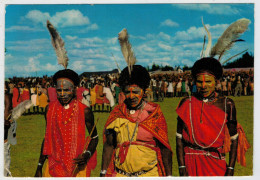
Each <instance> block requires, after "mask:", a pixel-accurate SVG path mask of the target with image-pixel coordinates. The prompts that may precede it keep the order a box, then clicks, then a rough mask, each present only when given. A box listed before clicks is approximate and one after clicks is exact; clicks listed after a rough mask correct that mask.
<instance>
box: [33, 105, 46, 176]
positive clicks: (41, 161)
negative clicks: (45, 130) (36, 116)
mask: <svg viewBox="0 0 260 180" xmlns="http://www.w3.org/2000/svg"><path fill="white" fill-rule="evenodd" d="M48 107H49V106H47V107H46V111H45V116H44V117H45V121H46V127H47V112H48V109H49V108H48ZM43 148H44V139H43V141H42V146H41V153H40V158H39V161H38V165H37V169H36V172H35V175H34V177H42V167H43V164H44V162H45V160H46V159H47V157H48V156H47V155H43Z"/></svg>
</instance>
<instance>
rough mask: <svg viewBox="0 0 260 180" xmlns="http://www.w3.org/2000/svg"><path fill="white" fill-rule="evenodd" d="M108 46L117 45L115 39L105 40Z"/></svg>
mask: <svg viewBox="0 0 260 180" xmlns="http://www.w3.org/2000/svg"><path fill="white" fill-rule="evenodd" d="M107 43H108V44H116V43H117V37H113V38H109V39H108V40H107Z"/></svg>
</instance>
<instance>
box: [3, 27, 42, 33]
mask: <svg viewBox="0 0 260 180" xmlns="http://www.w3.org/2000/svg"><path fill="white" fill-rule="evenodd" d="M5 31H6V32H14V31H43V29H40V28H34V27H29V26H11V27H9V28H6V29H5Z"/></svg>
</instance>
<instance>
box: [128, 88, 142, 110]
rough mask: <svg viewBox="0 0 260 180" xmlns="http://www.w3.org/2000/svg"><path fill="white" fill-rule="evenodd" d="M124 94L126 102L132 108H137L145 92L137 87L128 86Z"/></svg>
mask: <svg viewBox="0 0 260 180" xmlns="http://www.w3.org/2000/svg"><path fill="white" fill-rule="evenodd" d="M124 94H125V96H126V102H127V104H128V105H130V106H131V107H136V106H137V105H139V104H140V102H141V100H142V98H143V95H144V91H143V89H141V88H140V87H139V86H137V85H135V84H134V85H128V86H126V87H125V89H124Z"/></svg>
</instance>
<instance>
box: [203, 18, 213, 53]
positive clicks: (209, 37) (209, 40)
mask: <svg viewBox="0 0 260 180" xmlns="http://www.w3.org/2000/svg"><path fill="white" fill-rule="evenodd" d="M201 21H202V24H203V27H204V28H205V30H206V32H207V34H208V44H207V47H206V50H205V53H204V56H203V57H208V56H209V53H210V49H211V45H212V39H211V34H210V32H209V30H208V28H207V27H206V26H205V24H204V22H203V18H201Z"/></svg>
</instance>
